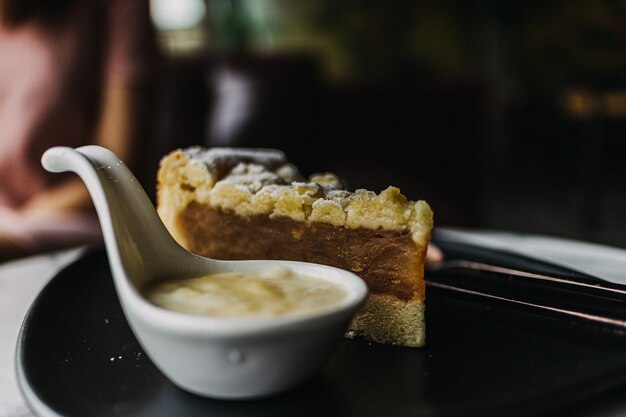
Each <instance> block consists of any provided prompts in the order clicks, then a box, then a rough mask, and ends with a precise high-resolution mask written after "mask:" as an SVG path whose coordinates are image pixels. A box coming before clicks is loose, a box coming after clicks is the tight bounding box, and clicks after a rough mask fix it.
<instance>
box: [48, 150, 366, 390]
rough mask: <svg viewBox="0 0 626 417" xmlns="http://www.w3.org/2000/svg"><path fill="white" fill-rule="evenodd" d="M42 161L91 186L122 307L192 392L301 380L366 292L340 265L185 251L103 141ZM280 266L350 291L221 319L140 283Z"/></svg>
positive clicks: (146, 343)
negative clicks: (295, 306)
mask: <svg viewBox="0 0 626 417" xmlns="http://www.w3.org/2000/svg"><path fill="white" fill-rule="evenodd" d="M42 164H43V166H44V167H45V168H46V169H47V170H48V171H52V172H64V171H73V172H75V173H77V174H78V175H79V176H80V177H81V178H82V180H83V181H84V182H85V184H86V185H87V188H88V189H89V193H90V194H91V198H92V199H93V201H94V204H95V206H96V210H97V212H98V216H99V218H100V224H101V226H102V231H103V235H104V241H105V244H106V249H107V253H108V257H109V264H110V266H111V272H112V275H113V279H114V281H115V288H116V290H117V293H118V297H119V299H120V302H121V304H122V308H123V310H124V314H125V315H126V318H127V320H128V322H129V323H130V326H131V328H132V330H133V332H134V333H135V336H136V337H137V339H138V340H139V342H140V343H141V345H142V347H143V348H144V350H145V351H146V353H147V354H148V356H149V357H150V358H151V359H152V361H153V362H154V363H155V365H156V366H157V367H158V368H159V369H160V370H161V371H162V372H163V373H164V374H165V375H166V376H167V377H168V378H169V379H170V380H171V381H173V382H174V383H175V384H176V385H178V386H180V387H182V388H184V389H186V390H188V391H191V392H194V393H196V394H200V395H204V396H209V397H215V398H231V399H237V398H254V397H260V396H266V395H270V394H273V393H276V392H279V391H283V390H285V389H288V388H290V387H292V386H294V385H295V384H297V383H299V382H302V381H303V380H305V379H307V378H308V377H309V376H311V375H312V374H313V373H315V371H316V370H317V369H318V368H319V367H320V366H321V365H322V364H323V363H324V361H325V360H326V359H327V358H328V357H329V356H330V355H331V353H332V352H333V349H334V348H335V347H336V345H337V343H338V342H339V340H340V338H341V336H342V334H343V333H344V331H345V330H346V328H347V326H348V324H349V322H350V319H351V318H352V316H353V315H354V313H355V312H356V311H357V310H358V308H359V307H360V305H361V304H362V303H363V300H364V299H365V296H366V293H367V289H366V286H365V284H364V282H363V281H362V280H361V279H360V278H359V277H358V276H356V275H355V274H353V273H351V272H348V271H344V270H341V269H337V268H332V267H329V266H324V265H317V264H309V263H303V262H290V261H218V260H213V259H207V258H203V257H200V256H197V255H193V254H191V253H189V252H188V251H186V250H185V249H184V248H182V247H181V246H180V245H178V243H176V241H175V240H174V239H173V238H172V237H171V235H170V234H169V232H168V231H167V229H166V228H165V226H164V225H163V223H162V222H161V220H160V218H159V217H158V215H157V213H156V211H155V210H154V207H153V205H152V203H151V202H150V199H149V198H148V197H147V196H146V193H145V192H144V190H143V189H142V188H141V186H140V184H139V183H138V181H137V179H136V178H135V177H134V176H133V174H132V173H131V172H130V171H129V170H128V168H127V167H126V166H125V165H124V163H123V162H122V161H120V160H119V158H118V157H117V156H116V155H115V154H114V153H112V152H111V151H109V150H107V149H104V148H102V147H98V146H85V147H82V148H78V149H72V148H66V147H55V148H51V149H49V150H48V151H46V153H45V154H44V155H43V158H42ZM276 265H283V266H286V267H288V268H290V269H291V270H293V271H294V272H295V273H296V274H302V275H307V276H312V277H319V278H322V279H325V280H328V281H331V282H334V283H336V284H338V285H340V286H341V287H342V288H343V289H344V290H345V292H346V293H347V296H346V297H345V299H344V300H343V301H341V302H340V304H338V305H336V306H334V307H331V308H329V309H325V310H322V311H319V312H316V313H311V314H309V315H306V316H304V315H303V316H295V315H285V316H279V317H275V318H267V317H265V318H261V317H256V318H255V317H236V318H224V317H209V316H195V315H187V314H183V313H176V312H173V311H168V310H165V309H162V308H159V307H157V306H155V305H154V304H152V303H150V302H148V301H147V300H146V299H145V298H144V297H143V296H142V295H141V294H140V291H139V288H141V287H142V286H143V285H144V284H145V283H146V282H147V281H149V280H154V279H162V278H171V277H180V278H190V277H195V276H200V275H206V274H209V273H217V272H224V271H235V270H237V271H251V270H266V269H269V268H271V267H273V266H276ZM85 279H89V277H85Z"/></svg>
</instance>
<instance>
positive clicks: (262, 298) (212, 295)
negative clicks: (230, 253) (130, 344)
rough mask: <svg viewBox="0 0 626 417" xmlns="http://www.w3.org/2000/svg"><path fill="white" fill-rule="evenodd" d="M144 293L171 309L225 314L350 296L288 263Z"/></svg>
mask: <svg viewBox="0 0 626 417" xmlns="http://www.w3.org/2000/svg"><path fill="white" fill-rule="evenodd" d="M143 293H144V295H145V297H146V298H147V299H148V300H150V301H151V302H153V303H154V304H156V305H158V306H160V307H163V308H166V309H168V310H173V311H178V312H181V313H188V314H197V315H208V316H220V317H235V316H268V317H269V316H282V315H287V314H307V313H311V312H315V311H319V310H322V309H325V308H329V307H332V306H334V305H337V304H339V303H340V302H341V300H343V299H344V298H345V296H346V293H345V291H344V290H343V289H342V288H341V287H339V286H338V285H336V284H333V283H332V282H328V281H325V280H322V279H319V278H313V277H308V276H303V275H297V274H295V273H294V272H293V271H291V270H290V269H288V268H285V267H276V268H272V269H269V270H267V271H261V272H224V273H219V274H213V275H207V276H203V277H198V278H189V279H172V280H167V281H158V282H155V283H151V284H150V285H148V286H147V287H146V288H144V290H143Z"/></svg>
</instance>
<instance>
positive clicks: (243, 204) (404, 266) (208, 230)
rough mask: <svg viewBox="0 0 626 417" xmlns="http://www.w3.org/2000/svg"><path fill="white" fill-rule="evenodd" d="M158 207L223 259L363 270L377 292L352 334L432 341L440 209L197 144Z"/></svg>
mask: <svg viewBox="0 0 626 417" xmlns="http://www.w3.org/2000/svg"><path fill="white" fill-rule="evenodd" d="M158 191H159V193H158V211H159V214H160V216H161V218H162V219H163V221H164V223H165V224H166V226H167V227H168V229H169V230H170V231H171V233H172V235H173V236H174V237H175V239H176V240H177V241H178V242H179V243H181V244H182V245H183V246H185V247H186V248H187V249H189V250H191V251H192V252H195V253H198V254H200V255H203V256H207V257H211V258H216V259H286V260H298V261H307V262H315V263H321V264H326V265H332V266H335V267H339V268H343V269H347V270H350V271H353V272H355V273H356V274H358V275H359V276H361V278H363V280H365V282H366V283H367V285H368V288H369V290H370V296H369V298H368V301H367V303H366V305H365V307H364V308H363V310H362V311H361V312H360V313H359V314H358V315H357V316H356V317H355V320H354V321H353V323H352V326H351V329H350V332H349V334H350V335H359V336H363V337H365V338H367V339H369V340H374V341H377V342H382V343H393V344H399V345H405V346H421V345H423V343H424V317H423V311H424V279H423V266H424V256H425V253H426V248H427V245H428V241H429V239H430V233H431V229H432V212H431V210H430V208H429V207H428V205H427V204H426V203H425V202H423V201H418V202H412V201H408V200H407V199H406V198H405V197H404V196H403V195H402V194H401V193H400V190H398V189H397V188H395V187H389V188H387V189H386V190H384V191H383V192H381V193H380V194H376V193H374V192H371V191H366V190H357V191H356V192H354V193H351V192H348V191H345V190H343V189H341V184H340V182H339V181H338V180H337V178H336V177H335V176H334V175H332V174H320V175H314V176H311V177H310V178H309V180H308V181H305V180H304V179H303V178H302V177H301V176H300V174H299V173H298V171H297V169H296V168H295V167H293V166H292V165H291V164H289V163H288V162H287V161H286V158H285V156H284V155H283V154H282V152H279V151H274V150H241V149H225V148H214V149H210V150H205V149H202V148H198V147H196V148H190V149H186V150H183V151H180V150H179V151H175V152H173V153H171V154H170V155H168V156H167V157H165V158H164V159H163V161H162V163H161V169H160V170H159V190H158Z"/></svg>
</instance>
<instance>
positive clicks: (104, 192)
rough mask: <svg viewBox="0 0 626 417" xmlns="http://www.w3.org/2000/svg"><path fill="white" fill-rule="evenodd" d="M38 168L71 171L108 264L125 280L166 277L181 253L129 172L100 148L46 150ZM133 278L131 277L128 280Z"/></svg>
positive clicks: (106, 150)
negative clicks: (92, 210) (92, 211)
mask: <svg viewBox="0 0 626 417" xmlns="http://www.w3.org/2000/svg"><path fill="white" fill-rule="evenodd" d="M42 164H43V166H44V168H45V169H47V170H48V171H51V172H65V171H72V172H75V173H76V174H78V175H79V176H80V177H81V179H82V180H83V181H84V182H85V185H86V186H87V189H88V190H89V193H90V195H91V198H92V199H93V202H94V205H95V207H96V211H97V213H98V217H99V219H100V224H101V227H102V232H103V236H104V240H105V244H106V247H107V252H108V253H109V258H110V260H111V262H112V263H119V264H120V266H122V267H123V269H124V270H125V271H126V274H127V275H128V276H129V277H137V276H146V274H147V275H151V274H163V273H167V270H168V268H173V267H174V263H173V262H171V261H170V259H171V258H174V257H175V256H173V255H179V257H180V255H182V252H186V251H185V250H184V249H183V248H182V247H181V246H180V245H178V243H176V241H175V240H174V239H173V238H172V236H171V235H170V233H169V232H168V230H167V229H166V228H165V226H164V225H163V222H162V221H161V219H160V218H159V216H158V214H157V213H156V210H155V209H154V206H153V205H152V202H151V201H150V199H149V198H148V196H147V195H146V193H145V191H144V189H143V188H142V187H141V185H140V184H139V181H138V180H137V179H136V178H135V176H134V175H133V174H132V172H131V171H130V170H129V169H128V168H127V167H126V165H125V164H124V163H123V162H122V161H121V160H120V159H119V158H118V157H117V156H116V155H115V154H114V153H113V152H111V151H109V150H108V149H105V148H102V147H99V146H84V147H81V148H77V149H72V148H68V147H55V148H51V149H48V150H47V151H46V152H45V153H44V155H43V157H42ZM131 279H132V278H131Z"/></svg>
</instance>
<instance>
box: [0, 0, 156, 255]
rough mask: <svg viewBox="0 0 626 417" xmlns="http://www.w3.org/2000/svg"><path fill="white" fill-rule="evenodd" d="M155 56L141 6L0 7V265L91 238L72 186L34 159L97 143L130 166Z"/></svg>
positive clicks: (11, 0) (75, 2)
mask: <svg viewBox="0 0 626 417" xmlns="http://www.w3.org/2000/svg"><path fill="white" fill-rule="evenodd" d="M155 57H156V47H155V44H154V36H153V31H152V27H151V23H150V16H149V5H148V1H147V0H89V1H79V0H57V1H50V0H0V262H1V261H4V260H7V259H12V258H15V257H18V256H23V255H27V254H33V253H38V252H42V251H48V250H54V249H59V248H62V247H67V246H70V245H77V244H84V243H92V242H96V241H98V240H100V239H101V236H100V227H99V225H98V221H97V218H96V216H95V212H94V210H93V207H92V205H91V200H90V198H89V196H88V194H87V191H86V189H85V187H84V186H83V184H82V182H81V181H80V180H79V179H78V178H77V177H75V176H71V175H67V176H59V175H58V174H57V175H52V174H49V173H47V172H45V170H44V169H43V168H42V167H41V163H40V158H41V155H42V154H43V152H44V151H45V150H46V149H48V148H49V147H51V146H56V145H64V146H72V147H76V146H82V145H87V144H98V145H101V146H105V147H107V148H109V149H111V150H113V151H114V152H115V153H117V154H118V155H119V156H120V157H121V158H122V159H123V160H125V161H127V162H128V163H129V165H131V167H132V165H133V161H135V160H136V157H137V148H138V144H139V143H140V142H141V141H142V140H144V139H146V135H147V130H148V129H147V127H148V121H147V118H148V115H149V111H150V106H149V101H150V100H149V98H148V95H149V94H150V91H151V90H152V89H153V86H152V85H151V84H152V83H153V81H154V65H153V64H154V61H155Z"/></svg>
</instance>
